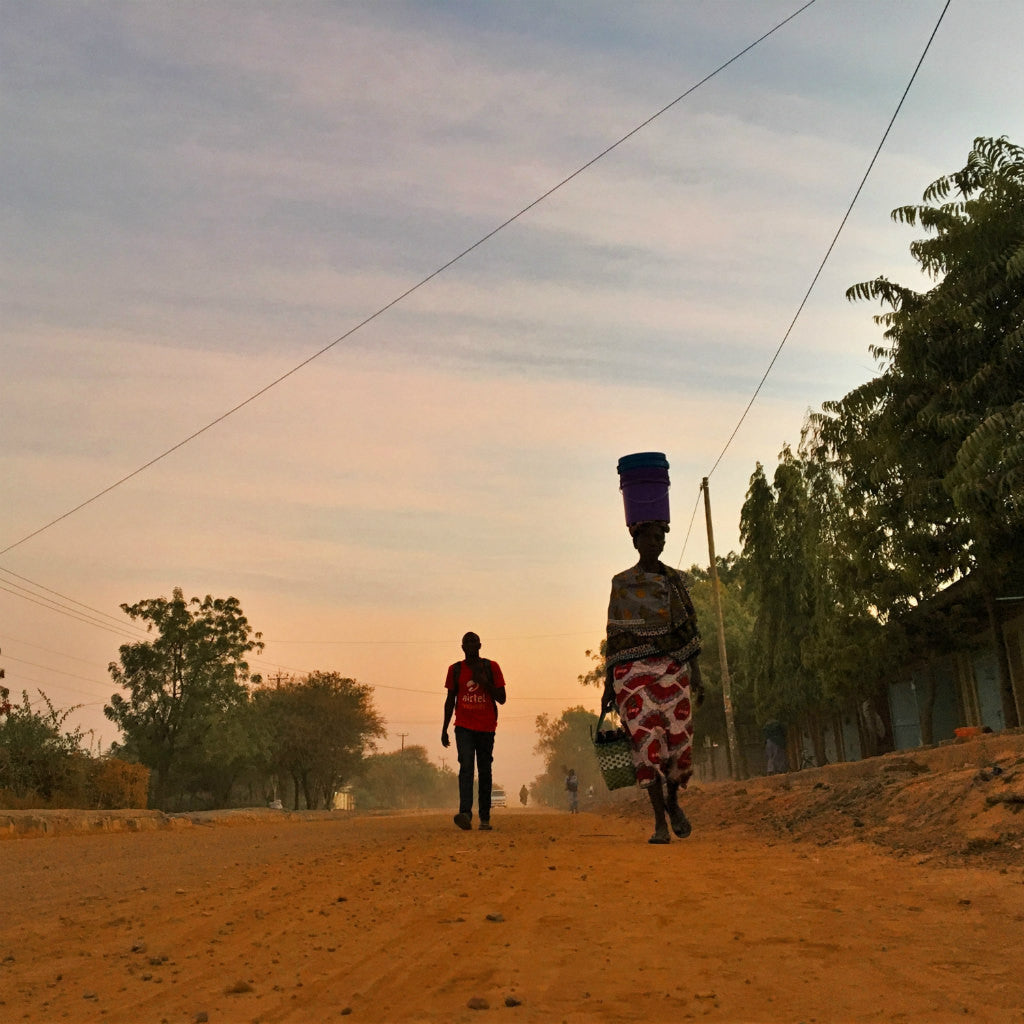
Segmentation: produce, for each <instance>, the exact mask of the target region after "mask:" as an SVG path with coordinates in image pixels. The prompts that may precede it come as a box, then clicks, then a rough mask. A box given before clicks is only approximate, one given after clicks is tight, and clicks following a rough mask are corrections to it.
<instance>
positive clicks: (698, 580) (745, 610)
mask: <svg viewBox="0 0 1024 1024" xmlns="http://www.w3.org/2000/svg"><path fill="white" fill-rule="evenodd" d="M717 560H718V584H719V586H718V589H719V597H720V598H721V602H722V624H723V627H724V629H725V650H726V657H727V658H728V662H729V681H730V694H731V697H732V706H733V715H734V719H735V722H736V728H737V731H738V732H739V733H741V734H742V735H747V736H749V735H750V734H751V733H752V732H754V731H756V730H755V727H756V715H755V709H754V695H753V690H752V689H751V683H750V671H749V662H750V657H751V635H752V633H753V629H754V621H755V616H756V606H755V605H754V603H753V600H752V597H751V595H750V592H749V589H748V587H747V584H746V582H745V578H744V567H743V560H742V559H741V558H740V556H739V555H737V554H736V553H735V552H729V554H728V555H726V556H724V557H723V556H722V555H719V556H717ZM689 573H690V576H691V577H692V579H693V585H692V586H691V588H690V596H691V598H692V599H693V607H694V610H695V611H696V612H697V622H698V623H699V625H700V631H701V635H702V637H703V640H704V646H703V649H702V650H701V654H700V668H701V677H702V679H703V681H704V689H705V700H704V703H703V704H702V705H701V706H700V707H699V708H698V707H695V708H694V729H695V732H696V733H697V734H698V735H699V736H701V737H710V738H711V739H712V740H714V741H715V742H717V743H719V744H722V745H724V746H725V747H726V749H728V737H727V735H726V724H725V704H724V702H723V697H722V666H721V657H720V655H719V651H718V623H717V621H716V619H715V611H714V600H713V596H712V590H711V588H712V583H711V574H710V572H708V570H707V569H705V568H703V567H702V566H699V565H691V566H690V569H689Z"/></svg>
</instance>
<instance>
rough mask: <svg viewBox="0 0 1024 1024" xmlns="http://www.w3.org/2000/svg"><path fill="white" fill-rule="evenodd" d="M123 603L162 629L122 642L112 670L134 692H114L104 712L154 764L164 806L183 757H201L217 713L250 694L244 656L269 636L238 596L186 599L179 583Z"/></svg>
mask: <svg viewBox="0 0 1024 1024" xmlns="http://www.w3.org/2000/svg"><path fill="white" fill-rule="evenodd" d="M121 608H122V610H123V611H124V612H125V614H126V615H128V616H129V618H131V619H132V620H133V621H142V622H145V623H146V628H147V630H149V631H151V632H155V633H156V634H157V635H156V637H155V639H153V640H152V641H142V642H139V643H133V644H124V645H123V646H122V647H121V648H120V663H118V662H112V663H111V664H110V674H111V676H112V677H113V679H114V682H115V683H117V684H118V685H119V686H121V687H122V688H123V689H125V690H127V691H128V694H127V696H122V695H121V694H119V693H115V694H114V695H113V696H112V697H111V698H110V703H109V704H108V705H106V706H105V707H104V709H103V713H104V714H105V715H106V716H107V718H109V719H110V720H111V721H112V722H114V723H115V724H116V725H117V726H118V728H120V729H121V731H122V732H123V733H124V736H125V740H126V743H125V749H126V750H127V751H129V752H131V753H132V754H134V755H135V756H136V757H137V758H138V760H139V761H141V762H142V764H144V765H146V766H147V767H148V768H150V769H151V770H152V772H153V794H152V800H153V803H154V804H155V806H157V807H164V806H165V805H166V804H167V801H168V799H169V798H170V794H171V792H172V789H173V788H174V785H175V784H176V783H180V782H181V779H180V778H179V779H176V778H175V772H176V770H177V769H178V768H179V767H180V766H181V764H182V762H183V761H184V760H185V759H186V758H187V759H191V760H192V761H193V762H194V761H195V760H196V759H197V758H201V756H202V752H203V751H204V750H208V749H209V743H210V740H211V733H212V731H213V729H214V725H215V723H216V721H217V719H218V718H219V717H220V716H224V715H226V714H228V713H229V711H230V710H231V709H233V708H235V707H237V706H238V705H243V704H244V703H245V702H246V701H247V699H248V692H247V690H246V687H245V682H246V681H247V680H248V679H249V664H248V662H247V661H246V660H245V656H246V655H247V654H248V653H249V652H250V651H253V650H257V651H260V650H262V649H263V643H262V641H261V639H260V636H261V634H259V633H254V632H253V630H252V629H251V627H250V626H249V622H248V620H247V619H246V617H245V615H244V614H243V613H242V609H241V607H240V605H239V603H238V600H237V599H236V598H234V597H228V598H213V597H210V596H207V597H205V598H203V599H200V598H198V597H193V598H192V599H191V600H190V601H186V600H185V598H184V596H183V594H182V591H181V589H180V588H178V587H175V588H174V591H173V595H172V597H171V600H169V601H168V600H167V599H166V598H163V597H158V598H153V599H150V600H144V601H140V602H138V603H137V604H134V605H127V604H123V605H121ZM257 679H258V677H257Z"/></svg>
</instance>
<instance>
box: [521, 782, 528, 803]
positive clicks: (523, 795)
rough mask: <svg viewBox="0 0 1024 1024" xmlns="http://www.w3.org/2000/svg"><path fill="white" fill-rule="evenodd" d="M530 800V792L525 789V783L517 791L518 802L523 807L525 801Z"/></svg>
mask: <svg viewBox="0 0 1024 1024" xmlns="http://www.w3.org/2000/svg"><path fill="white" fill-rule="evenodd" d="M529 799H530V791H529V790H528V789H527V788H526V783H525V782H524V783H523V788H522V789H521V790H519V802H520V803H521V804H522V805H523V806H524V807H525V806H526V801H527V800H529Z"/></svg>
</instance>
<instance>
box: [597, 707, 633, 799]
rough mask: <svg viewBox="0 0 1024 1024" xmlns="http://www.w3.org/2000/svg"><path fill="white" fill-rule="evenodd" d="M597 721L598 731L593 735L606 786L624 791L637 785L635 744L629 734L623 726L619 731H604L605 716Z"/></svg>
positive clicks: (598, 762)
mask: <svg viewBox="0 0 1024 1024" xmlns="http://www.w3.org/2000/svg"><path fill="white" fill-rule="evenodd" d="M605 714H606V712H605V711H604V710H602V711H601V717H600V718H599V719H598V720H597V731H596V733H591V739H592V740H593V741H594V753H595V754H596V755H597V766H598V768H600V769H601V775H602V777H603V778H604V784H605V785H606V786H607V787H608V788H609V789H622V788H623V787H624V786H632V785H635V783H636V767H635V765H634V764H633V744H632V743H631V742H630V739H629V734H628V733H627V732H626V730H625V729H623V728H622V726H619V728H618V729H603V730H602V728H601V726H602V724H603V723H604V716H605Z"/></svg>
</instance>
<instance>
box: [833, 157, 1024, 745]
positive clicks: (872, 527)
mask: <svg viewBox="0 0 1024 1024" xmlns="http://www.w3.org/2000/svg"><path fill="white" fill-rule="evenodd" d="M954 195H955V199H952V200H951V198H950V197H951V196H954ZM923 200H924V202H923V203H922V204H921V205H912V206H904V207H900V208H898V209H896V210H894V211H893V219H894V220H897V221H899V222H901V223H905V224H909V225H911V226H920V227H921V228H923V229H924V230H925V231H926V232H928V234H929V235H930V236H931V237H927V238H924V239H919V240H917V241H915V242H913V243H911V246H910V251H911V254H912V255H913V257H914V258H915V259H916V260H917V261H918V263H919V265H920V267H921V269H922V270H923V271H924V273H925V274H926V275H928V277H929V278H930V279H931V280H933V281H935V282H936V283H935V284H934V286H933V287H931V288H929V289H928V290H926V291H923V292H917V291H915V290H913V289H911V288H908V287H906V286H903V285H899V284H896V283H894V282H892V281H889V280H888V279H887V278H884V277H878V278H876V279H874V280H873V281H868V282H864V283H862V284H858V285H854V286H853V287H852V288H850V289H849V291H848V293H847V295H848V297H849V298H851V299H867V300H872V301H878V302H881V303H882V305H883V306H885V307H888V309H887V311H886V312H884V313H882V314H881V315H879V316H878V317H876V320H877V321H878V322H879V323H880V324H881V325H882V326H883V327H885V332H884V338H885V340H886V344H885V345H884V346H879V347H877V348H876V349H875V350H874V354H875V356H876V358H878V359H879V361H880V363H881V364H882V366H883V371H882V373H881V374H880V375H879V376H878V377H876V378H875V379H874V380H872V381H869V382H868V383H867V384H865V385H863V386H862V387H861V388H858V389H856V390H855V391H854V392H851V393H850V394H849V395H847V396H846V397H845V398H844V399H842V401H841V402H838V403H827V404H826V405H825V407H824V408H825V412H826V418H825V420H824V421H823V423H822V436H823V439H824V440H825V442H826V443H827V445H828V446H829V451H830V453H831V455H832V456H833V457H834V458H835V460H836V465H837V467H838V469H839V471H840V473H841V475H842V479H843V488H844V492H845V494H846V496H847V497H848V499H849V507H850V508H851V509H852V510H853V521H854V523H855V524H856V525H858V526H860V527H861V536H860V543H861V546H862V547H861V550H862V554H863V556H864V558H863V562H864V563H866V564H870V565H871V566H872V568H873V572H872V573H871V576H870V577H869V578H870V580H871V583H872V584H873V591H874V593H875V594H876V597H877V600H878V606H879V612H880V615H881V616H882V617H883V619H884V618H886V617H887V616H891V615H893V614H898V613H901V612H904V611H906V610H908V609H909V608H913V607H915V606H916V605H918V604H919V603H920V602H921V601H923V600H927V599H928V598H930V597H932V596H933V595H934V594H936V593H937V592H938V591H939V590H941V589H942V588H943V587H944V586H945V585H946V584H948V583H949V582H951V581H953V580H955V579H957V578H959V577H961V576H963V575H967V574H970V575H971V576H972V577H973V578H974V579H975V580H976V581H977V586H978V588H979V592H980V593H981V595H982V597H983V599H984V601H985V604H986V607H987V608H988V611H989V622H990V625H991V628H992V631H993V639H994V649H995V650H996V651H997V652H999V654H1000V676H1001V680H1002V692H1003V708H1004V714H1005V718H1006V722H1007V724H1008V725H1015V724H1017V715H1016V707H1015V701H1014V698H1013V692H1012V688H1011V677H1010V673H1009V666H1008V663H1007V660H1006V657H1005V651H1006V645H1005V643H1004V642H1003V637H1002V632H1001V621H1000V617H999V615H998V612H997V606H996V596H997V594H998V592H999V589H1000V585H1001V582H1002V581H1003V579H1005V577H1006V574H1007V573H1008V571H1009V570H1010V569H1011V567H1012V565H1013V564H1014V562H1017V561H1019V559H1020V557H1021V554H1022V547H1024V545H1022V542H1021V530H1020V526H1021V524H1022V522H1024V431H1022V427H1024V150H1022V149H1021V148H1020V147H1019V146H1015V145H1013V144H1011V143H1010V142H1008V141H1007V140H1006V139H1005V138H1001V139H990V138H978V139H976V140H975V142H974V147H973V148H972V150H971V152H970V154H969V156H968V160H967V164H966V166H965V167H964V168H963V169H961V170H960V171H957V172H955V173H954V174H950V175H947V176H944V177H942V178H939V179H938V180H937V181H935V182H934V183H933V184H932V185H930V186H929V187H928V189H926V190H925V193H924V196H923Z"/></svg>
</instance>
